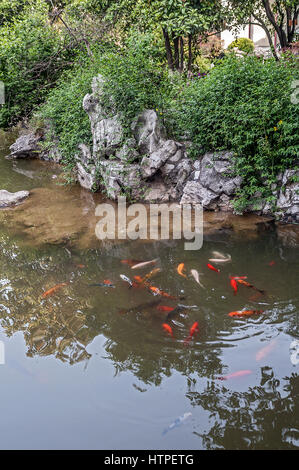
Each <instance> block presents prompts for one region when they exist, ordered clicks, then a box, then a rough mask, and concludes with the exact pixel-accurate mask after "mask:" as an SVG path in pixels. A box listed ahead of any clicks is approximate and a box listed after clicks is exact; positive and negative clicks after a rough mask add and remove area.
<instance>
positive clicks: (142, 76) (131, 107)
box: [100, 33, 171, 125]
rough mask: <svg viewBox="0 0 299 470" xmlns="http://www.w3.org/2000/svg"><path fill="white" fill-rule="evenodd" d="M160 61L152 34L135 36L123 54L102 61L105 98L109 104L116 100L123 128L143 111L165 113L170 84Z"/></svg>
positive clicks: (108, 55) (106, 57)
mask: <svg viewBox="0 0 299 470" xmlns="http://www.w3.org/2000/svg"><path fill="white" fill-rule="evenodd" d="M155 46H156V47H155ZM159 60H160V49H159V45H158V44H156V45H155V44H153V37H152V35H150V34H142V35H141V34H140V33H133V35H131V37H130V38H129V39H128V41H127V45H126V48H124V49H123V50H122V51H120V52H118V53H110V54H106V55H104V57H103V58H102V60H101V67H100V73H102V74H103V76H104V77H105V86H104V99H105V97H106V101H107V103H109V102H110V100H111V97H112V98H113V101H114V102H115V103H116V104H117V109H118V111H119V113H120V116H121V119H122V120H123V123H124V125H128V124H130V121H132V119H133V118H134V117H135V116H136V115H137V114H138V113H140V112H141V111H143V110H144V109H148V108H150V109H151V108H154V109H156V108H158V109H159V110H160V112H161V113H162V114H163V111H164V110H165V101H166V100H167V96H168V95H169V93H170V86H171V84H170V80H169V75H168V71H167V70H163V68H161V66H160V64H159Z"/></svg>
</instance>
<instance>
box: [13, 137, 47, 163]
mask: <svg viewBox="0 0 299 470" xmlns="http://www.w3.org/2000/svg"><path fill="white" fill-rule="evenodd" d="M41 140H42V136H41V135H40V134H35V133H34V132H31V133H29V134H25V135H21V136H20V137H19V138H18V139H17V140H16V141H15V142H14V143H13V144H12V145H11V146H10V147H9V148H10V155H9V158H37V157H39V156H40V153H41V147H40V143H41Z"/></svg>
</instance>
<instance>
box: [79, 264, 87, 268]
mask: <svg viewBox="0 0 299 470" xmlns="http://www.w3.org/2000/svg"><path fill="white" fill-rule="evenodd" d="M77 268H79V269H83V268H86V266H85V264H77Z"/></svg>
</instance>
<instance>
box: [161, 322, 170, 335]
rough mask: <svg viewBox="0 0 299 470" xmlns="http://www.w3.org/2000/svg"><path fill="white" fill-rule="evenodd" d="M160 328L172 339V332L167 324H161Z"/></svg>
mask: <svg viewBox="0 0 299 470" xmlns="http://www.w3.org/2000/svg"><path fill="white" fill-rule="evenodd" d="M162 328H163V329H164V330H165V331H166V332H167V333H169V334H170V336H171V337H172V338H173V332H172V328H171V326H170V325H168V324H167V323H163V324H162Z"/></svg>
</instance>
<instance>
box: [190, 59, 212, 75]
mask: <svg viewBox="0 0 299 470" xmlns="http://www.w3.org/2000/svg"><path fill="white" fill-rule="evenodd" d="M194 65H195V67H196V68H198V70H199V72H200V73H207V72H208V71H209V70H210V69H211V68H212V67H211V65H212V63H211V61H210V60H209V59H208V58H206V57H201V56H197V57H196V58H195V59H194Z"/></svg>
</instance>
